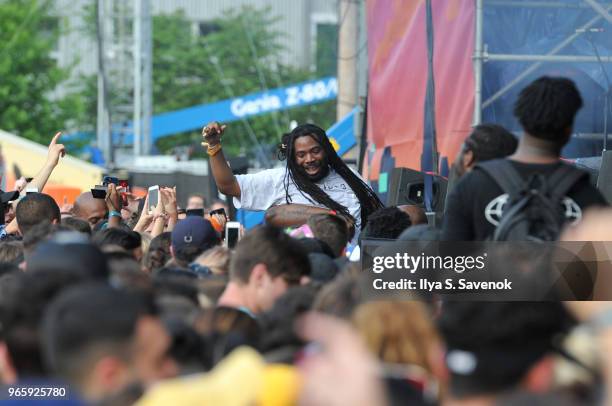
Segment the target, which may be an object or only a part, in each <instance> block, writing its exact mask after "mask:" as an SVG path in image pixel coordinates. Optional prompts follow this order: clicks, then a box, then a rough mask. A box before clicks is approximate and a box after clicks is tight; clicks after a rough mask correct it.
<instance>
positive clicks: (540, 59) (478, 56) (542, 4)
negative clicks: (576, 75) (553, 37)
mask: <svg viewBox="0 0 612 406" xmlns="http://www.w3.org/2000/svg"><path fill="white" fill-rule="evenodd" d="M475 3H476V9H475V13H476V15H475V19H474V20H475V30H474V55H473V57H472V59H473V61H474V86H475V89H474V117H473V124H474V125H476V124H479V123H480V122H481V120H482V110H483V109H485V108H487V107H488V106H490V105H491V104H492V103H493V102H495V101H496V100H497V99H499V98H500V97H502V96H503V95H505V94H506V93H507V92H508V91H509V90H511V89H512V88H514V87H515V86H517V85H518V84H519V83H521V81H522V80H523V79H524V78H526V77H527V76H529V75H530V74H531V73H533V72H534V71H535V70H537V69H538V68H539V67H540V66H542V64H543V63H544V62H593V63H600V62H601V63H610V62H612V56H610V55H600V57H599V58H598V57H597V56H584V55H559V53H560V52H561V51H562V50H563V49H564V48H565V47H566V46H568V45H569V44H571V43H572V42H573V41H574V40H575V39H576V38H578V37H579V36H581V35H584V34H585V33H588V32H589V30H591V29H594V27H595V25H596V24H598V23H600V22H601V21H603V20H606V21H608V22H609V23H611V24H612V14H610V12H611V11H612V3H609V2H607V3H606V4H602V3H600V2H598V1H597V0H581V1H579V2H576V3H575V4H569V3H562V2H555V1H504V0H486V1H485V0H475ZM488 5H491V6H504V7H523V8H526V7H528V8H590V9H592V10H593V12H594V16H593V18H592V19H590V20H589V21H588V22H586V23H585V24H583V25H581V26H580V27H576V30H575V32H574V33H573V34H571V35H569V36H568V37H567V38H565V39H564V40H563V41H561V42H559V43H558V44H557V45H556V46H555V47H553V48H552V49H551V50H550V51H549V52H548V53H547V54H544V55H520V54H496V53H490V52H488V50H487V48H486V44H485V43H484V38H483V23H484V18H483V12H484V7H485V6H488ZM490 61H491V62H492V61H506V62H533V63H532V64H530V65H529V66H528V67H527V68H526V69H524V70H523V71H522V72H521V73H519V74H518V75H517V76H516V77H515V78H514V79H512V80H511V81H510V82H508V83H507V84H505V85H504V86H503V87H502V88H501V89H499V90H497V91H496V92H495V93H494V94H493V95H491V96H490V97H489V98H487V99H486V100H484V101H483V100H482V78H483V65H484V64H485V63H486V62H490ZM607 91H608V92H609V91H610V89H607ZM606 100H607V97H606ZM606 115H607V111H606ZM606 133H607V131H606ZM606 135H607V134H606ZM600 136H601V135H600ZM606 138H607V137H606Z"/></svg>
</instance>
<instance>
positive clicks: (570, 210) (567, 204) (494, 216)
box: [484, 193, 582, 227]
mask: <svg viewBox="0 0 612 406" xmlns="http://www.w3.org/2000/svg"><path fill="white" fill-rule="evenodd" d="M506 203H508V194H507V193H504V194H502V195H499V196H497V197H496V198H495V199H493V200H491V201H490V202H489V204H487V207H485V211H484V215H485V218H486V219H487V221H488V222H489V223H491V224H493V225H494V226H495V227H497V226H498V225H499V222H500V221H501V218H502V215H503V213H504V208H505V206H506ZM561 204H562V205H563V209H564V210H563V213H564V215H565V219H566V220H567V221H568V222H569V223H571V224H574V223H577V222H578V221H580V219H582V209H581V208H580V206H578V203H576V202H575V201H574V199H572V198H571V197H567V196H566V197H564V198H563V202H562V203H561Z"/></svg>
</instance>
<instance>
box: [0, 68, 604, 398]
mask: <svg viewBox="0 0 612 406" xmlns="http://www.w3.org/2000/svg"><path fill="white" fill-rule="evenodd" d="M581 106H582V99H581V96H580V93H579V92H578V90H577V89H576V87H575V85H574V84H573V83H572V82H571V81H570V80H568V79H564V78H551V77H543V78H540V79H538V80H536V81H535V82H533V83H531V84H530V85H529V86H527V87H526V88H525V89H523V91H522V92H521V94H520V95H519V98H518V100H517V102H516V105H515V110H514V112H515V115H516V117H517V119H518V120H519V122H520V123H521V125H522V127H523V129H524V133H523V134H522V135H521V136H520V137H519V138H518V140H517V138H516V137H515V136H514V135H513V134H512V133H510V132H508V131H507V130H505V129H504V128H502V127H500V126H497V125H495V124H481V125H478V126H476V127H475V128H474V129H473V131H472V133H471V134H470V136H469V137H468V138H467V139H466V140H465V142H464V144H463V148H462V150H461V151H460V153H459V155H458V156H457V158H456V159H455V161H454V164H453V167H452V171H451V186H452V187H450V190H449V192H448V198H447V203H446V213H445V216H444V223H443V225H442V227H441V228H440V229H438V228H436V227H434V226H433V225H430V224H428V217H427V215H426V213H425V211H424V210H423V208H422V207H419V206H418V205H400V206H388V207H385V206H384V204H383V203H382V202H381V200H380V199H379V197H378V196H377V195H376V193H374V191H373V190H372V189H371V187H370V186H369V185H368V184H367V182H366V181H365V180H364V179H362V178H361V176H360V175H359V173H357V172H356V171H354V170H353V169H351V168H350V167H349V166H347V165H346V164H345V163H344V162H343V161H342V159H341V158H340V157H339V156H338V155H337V154H336V152H335V150H334V149H333V147H332V145H331V143H330V141H329V139H328V138H327V135H326V134H325V131H323V130H322V129H321V128H319V127H317V126H315V125H312V124H305V125H300V126H298V127H296V128H295V129H294V130H292V131H291V132H290V133H288V134H286V135H285V136H283V138H282V140H281V142H280V144H279V148H278V154H279V159H280V160H281V161H286V162H285V164H282V165H281V166H279V167H278V168H275V169H270V170H266V171H262V172H259V173H256V174H247V175H234V174H233V173H232V170H231V169H230V167H229V166H228V164H227V160H226V157H225V156H224V154H223V149H222V136H223V131H224V129H225V126H223V125H221V124H219V123H216V122H213V123H210V124H208V125H207V126H205V127H204V129H203V134H202V135H203V137H204V142H203V145H204V147H205V148H206V149H207V152H208V155H209V157H210V164H211V168H212V175H213V176H214V178H215V181H216V184H217V186H218V189H219V191H220V192H221V193H222V194H224V195H225V196H227V197H231V198H233V205H234V206H235V207H237V208H244V209H250V210H262V211H266V215H265V224H263V225H260V226H257V227H254V228H252V229H250V230H244V229H243V230H241V232H240V234H241V236H240V239H239V241H238V243H237V244H236V245H235V246H231V244H228V241H225V239H226V234H225V233H224V230H225V225H226V223H227V222H228V221H229V220H230V218H229V216H228V214H229V213H230V210H229V207H228V206H229V204H230V202H229V201H222V200H213V199H212V197H211V196H203V195H199V194H193V195H191V196H189V198H188V199H187V200H186V201H185V202H182V203H183V204H181V205H179V202H177V191H176V188H174V187H160V189H159V194H158V196H159V198H158V199H157V201H152V200H153V198H151V199H150V196H151V195H147V197H145V198H136V197H135V196H133V195H131V194H130V193H128V192H127V191H126V190H123V188H122V187H119V186H118V185H115V184H114V183H112V182H111V183H109V184H108V185H107V190H106V193H105V198H96V197H94V195H93V194H92V192H90V191H87V192H84V193H82V194H81V195H80V196H79V197H78V198H77V199H76V200H75V201H74V202H73V204H71V205H70V204H64V205H62V207H60V206H59V205H58V204H57V203H56V201H55V200H54V199H53V198H51V197H50V196H49V195H47V194H45V193H44V186H45V184H46V182H47V180H48V179H49V176H50V175H51V173H52V171H53V169H54V168H55V167H56V166H57V165H58V164H60V162H61V157H62V156H63V154H64V153H65V148H64V146H63V145H61V144H60V143H59V137H60V134H59V133H58V134H57V135H56V136H55V137H54V138H53V139H52V141H51V143H50V145H49V151H48V159H47V162H46V164H45V165H44V166H43V168H42V169H41V170H40V172H39V173H38V174H37V175H36V176H35V177H34V178H33V179H32V180H31V181H30V182H29V183H28V182H25V181H21V182H19V183H18V190H16V191H14V192H6V193H2V194H1V195H0V198H1V207H2V208H3V218H4V226H2V228H1V230H0V238H1V241H0V381H1V384H2V385H1V386H0V387H1V389H2V391H1V392H0V402H8V403H7V404H10V402H20V401H22V400H23V398H24V396H25V395H26V394H28V392H27V389H28V388H35V387H39V388H64V389H65V393H64V392H57V391H56V392H55V395H56V397H58V398H62V399H61V402H63V403H64V404H71V405H113V406H121V405H132V404H136V405H143V406H148V405H160V406H161V405H254V404H261V405H292V404H303V405H326V406H327V405H342V406H344V405H364V406H365V405H367V406H370V405H436V404H445V405H495V404H500V405H519V404H520V405H532V404H533V405H538V404H551V403H553V402H555V403H557V404H560V405H565V404H605V403H608V402H611V401H612V396H610V395H609V394H608V391H609V390H610V388H612V386H611V385H612V359H611V357H612V317H611V316H612V305H609V304H608V303H607V302H588V301H584V302H571V303H569V302H565V303H564V302H560V301H542V302H495V301H493V302H487V303H481V302H477V301H448V300H441V299H440V298H439V297H436V296H435V295H434V296H429V297H427V298H421V299H419V298H418V297H417V296H408V295H396V296H395V297H393V296H389V297H386V298H379V300H371V298H370V297H368V295H367V294H366V291H367V288H366V287H365V284H367V283H368V279H367V278H366V277H365V276H367V275H368V270H367V269H362V266H361V263H360V262H359V261H358V259H359V255H360V253H359V249H358V248H357V247H358V246H359V243H360V241H362V240H363V239H379V240H385V241H389V240H400V241H415V240H427V241H435V240H441V241H471V240H476V241H479V240H486V239H493V240H498V241H508V240H529V241H533V244H537V242H538V241H554V240H559V239H560V240H567V241H606V240H608V239H609V237H610V236H611V235H610V234H611V232H610V230H612V211H610V209H607V208H606V207H605V206H607V203H606V201H605V199H604V198H603V197H602V195H601V194H600V192H599V191H598V190H597V189H596V188H595V187H594V186H592V184H591V183H590V182H589V179H588V177H587V176H586V175H585V173H583V172H581V171H579V170H578V169H575V168H573V167H571V166H570V165H567V164H565V163H563V162H562V161H561V160H560V154H561V149H562V147H563V146H564V145H565V144H566V143H567V142H568V140H569V139H570V135H571V134H572V126H573V121H574V117H575V115H576V113H577V111H578V110H579V109H580V107H581ZM31 187H34V188H36V189H37V190H39V191H41V192H40V193H27V194H26V193H25V191H26V190H27V189H29V188H31ZM526 191H527V192H526ZM496 260H497V261H499V264H500V266H504V267H513V266H514V267H516V268H517V272H518V269H519V268H521V269H522V268H525V267H527V268H534V269H535V268H537V267H539V266H542V264H541V263H539V262H538V263H535V262H534V263H531V262H530V260H529V258H520V257H519V258H517V256H516V254H514V253H512V252H510V253H506V254H505V256H504V255H501V254H500V256H498V257H497V258H496ZM535 270H537V269H535ZM20 388H21V389H23V388H25V389H26V392H23V391H17V389H20ZM18 393H19V394H18ZM28 399H29V400H30V401H32V400H40V401H48V400H49V399H46V398H44V397H41V398H39V399H36V398H35V395H33V394H32V393H31V392H30V393H29V395H28Z"/></svg>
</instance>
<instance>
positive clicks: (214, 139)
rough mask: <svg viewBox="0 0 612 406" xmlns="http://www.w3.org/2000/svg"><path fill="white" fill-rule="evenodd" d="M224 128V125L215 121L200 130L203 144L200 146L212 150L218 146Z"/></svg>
mask: <svg viewBox="0 0 612 406" xmlns="http://www.w3.org/2000/svg"><path fill="white" fill-rule="evenodd" d="M226 128H227V126H226V125H221V124H219V123H217V122H216V121H213V122H212V123H209V124H208V125H207V126H205V127H204V128H203V129H202V137H204V142H202V146H203V147H206V148H212V147H214V146H216V145H218V144H219V143H220V142H221V136H222V135H223V131H225V129H226Z"/></svg>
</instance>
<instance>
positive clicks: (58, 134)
mask: <svg viewBox="0 0 612 406" xmlns="http://www.w3.org/2000/svg"><path fill="white" fill-rule="evenodd" d="M60 135H62V132H61V131H58V132H57V133H56V134H55V135H54V136H53V138H52V139H51V144H56V143H57V140H58V139H59V137H60Z"/></svg>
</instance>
